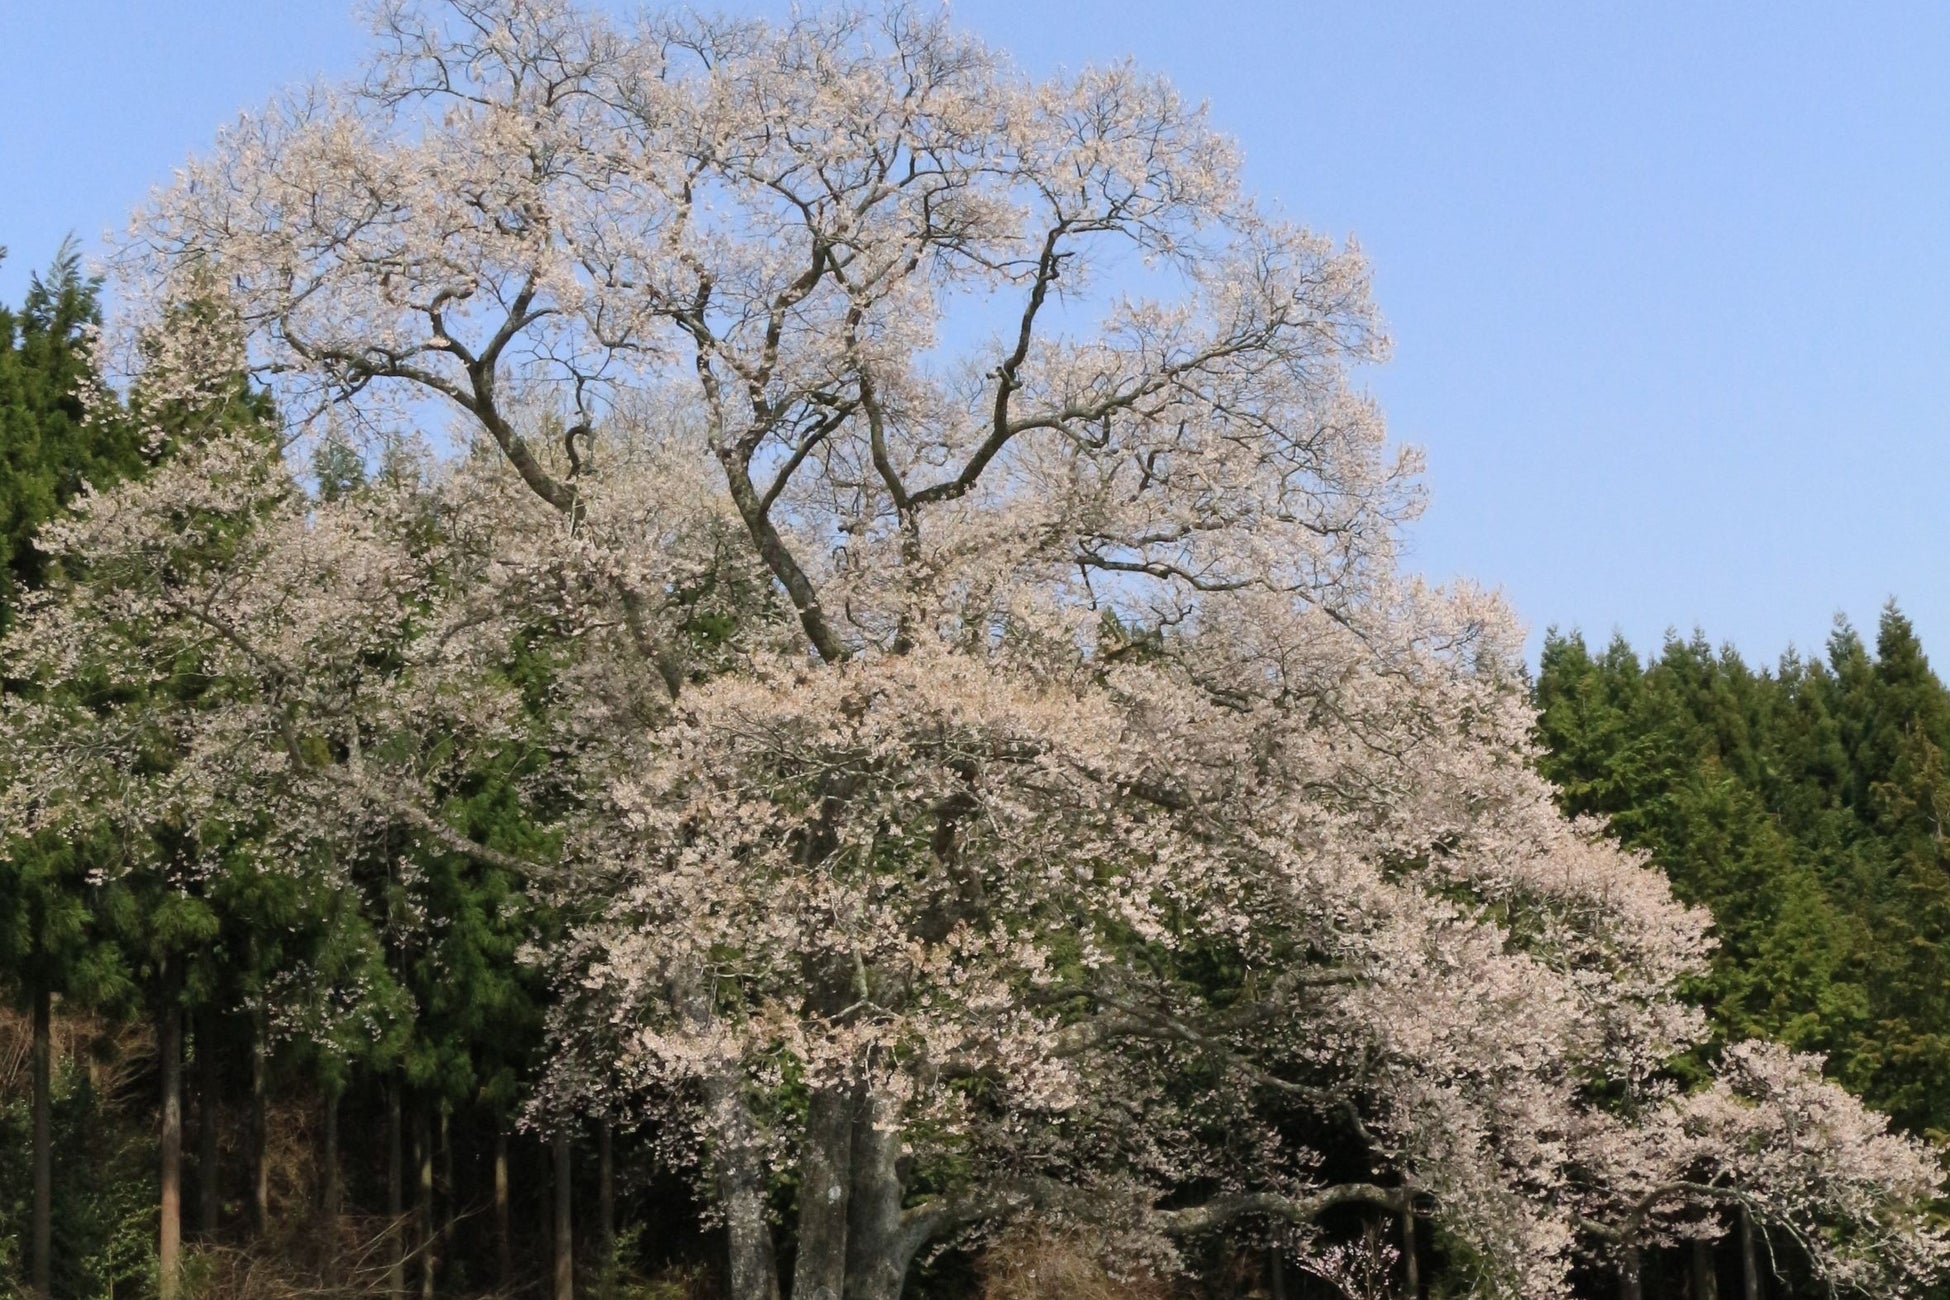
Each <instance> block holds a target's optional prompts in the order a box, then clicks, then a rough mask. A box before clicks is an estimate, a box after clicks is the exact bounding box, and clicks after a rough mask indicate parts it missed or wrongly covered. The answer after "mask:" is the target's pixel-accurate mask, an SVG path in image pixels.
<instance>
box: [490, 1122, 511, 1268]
mask: <svg viewBox="0 0 1950 1300" xmlns="http://www.w3.org/2000/svg"><path fill="white" fill-rule="evenodd" d="M494 1266H495V1270H496V1277H497V1280H498V1281H499V1282H500V1283H501V1287H502V1289H503V1290H506V1289H507V1288H509V1287H511V1286H513V1285H514V1284H515V1225H514V1220H513V1216H512V1215H511V1213H510V1207H509V1204H508V1130H507V1128H506V1126H505V1125H504V1124H503V1122H502V1121H501V1119H500V1117H499V1116H497V1117H496V1118H495V1124H494Z"/></svg>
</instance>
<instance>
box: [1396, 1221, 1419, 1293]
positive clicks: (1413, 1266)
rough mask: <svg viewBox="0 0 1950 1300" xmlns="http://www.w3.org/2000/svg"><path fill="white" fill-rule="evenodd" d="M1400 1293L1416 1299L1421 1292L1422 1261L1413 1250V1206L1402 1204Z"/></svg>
mask: <svg viewBox="0 0 1950 1300" xmlns="http://www.w3.org/2000/svg"><path fill="white" fill-rule="evenodd" d="M1401 1218H1402V1295H1403V1296H1405V1297H1406V1298H1407V1300H1416V1297H1418V1296H1420V1295H1421V1294H1422V1261H1421V1259H1420V1258H1419V1257H1418V1256H1417V1254H1416V1251H1415V1207H1414V1206H1412V1205H1403V1206H1402V1215H1401Z"/></svg>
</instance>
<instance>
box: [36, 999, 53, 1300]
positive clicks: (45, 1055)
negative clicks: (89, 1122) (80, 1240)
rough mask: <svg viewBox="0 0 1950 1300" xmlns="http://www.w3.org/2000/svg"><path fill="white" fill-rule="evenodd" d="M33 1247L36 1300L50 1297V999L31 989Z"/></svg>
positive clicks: (51, 1278)
mask: <svg viewBox="0 0 1950 1300" xmlns="http://www.w3.org/2000/svg"><path fill="white" fill-rule="evenodd" d="M33 1071H34V1244H33V1287H34V1294H35V1295H36V1296H38V1297H39V1298H40V1300H51V1298H52V1296H53V1294H54V998H53V995H52V994H50V993H49V992H48V989H47V985H46V984H45V983H36V984H35V986H34V1064H33Z"/></svg>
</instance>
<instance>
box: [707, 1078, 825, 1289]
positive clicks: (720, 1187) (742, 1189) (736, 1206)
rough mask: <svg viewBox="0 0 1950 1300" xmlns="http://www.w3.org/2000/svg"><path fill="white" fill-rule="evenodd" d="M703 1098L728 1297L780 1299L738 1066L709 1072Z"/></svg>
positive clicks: (761, 1180)
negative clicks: (712, 1136)
mask: <svg viewBox="0 0 1950 1300" xmlns="http://www.w3.org/2000/svg"><path fill="white" fill-rule="evenodd" d="M704 1101H705V1106H706V1107H707V1109H708V1110H709V1112H710V1116H711V1123H712V1127H713V1129H715V1131H716V1136H717V1144H716V1148H715V1150H714V1151H713V1152H712V1164H713V1170H712V1181H713V1183H714V1184H715V1187H716V1191H717V1197H718V1204H719V1206H720V1207H722V1209H723V1211H724V1220H725V1244H726V1254H727V1259H726V1270H725V1271H726V1277H727V1279H728V1281H729V1282H730V1291H731V1294H730V1296H729V1297H728V1300H779V1266H778V1260H777V1259H776V1258H775V1256H774V1255H773V1252H772V1225H771V1222H770V1221H769V1219H768V1218H767V1215H766V1204H765V1178H764V1169H763V1165H762V1164H761V1162H760V1158H759V1141H758V1133H757V1130H756V1127H755V1126H754V1125H753V1123H752V1117H751V1111H750V1110H749V1109H747V1108H746V1106H745V1098H744V1095H743V1092H742V1080H741V1079H740V1078H739V1076H738V1073H737V1071H736V1070H735V1069H731V1068H726V1069H722V1070H718V1071H714V1072H713V1073H711V1074H709V1075H707V1076H706V1078H705V1083H704ZM849 1300H850V1298H849Z"/></svg>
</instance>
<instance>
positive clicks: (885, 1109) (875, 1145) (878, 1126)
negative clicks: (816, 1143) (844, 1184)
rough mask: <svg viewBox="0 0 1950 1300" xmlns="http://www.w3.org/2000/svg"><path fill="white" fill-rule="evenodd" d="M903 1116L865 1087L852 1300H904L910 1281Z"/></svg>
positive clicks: (849, 1226) (852, 1215) (849, 1272)
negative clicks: (903, 1183) (904, 1219)
mask: <svg viewBox="0 0 1950 1300" xmlns="http://www.w3.org/2000/svg"><path fill="white" fill-rule="evenodd" d="M900 1118H901V1117H900V1108H899V1104H898V1103H897V1102H895V1101H894V1099H893V1098H891V1097H889V1096H887V1095H886V1094H884V1093H879V1092H876V1091H874V1090H873V1088H872V1087H871V1086H868V1087H865V1088H863V1089H862V1091H861V1095H860V1101H859V1103H858V1106H857V1108H856V1110H855V1112H854V1117H853V1154H852V1170H851V1172H852V1179H851V1182H852V1191H851V1194H850V1195H849V1197H848V1201H847V1210H848V1213H847V1222H846V1287H845V1289H844V1291H843V1292H842V1293H841V1294H842V1295H844V1296H845V1298H846V1300H900V1294H901V1289H902V1287H903V1286H904V1285H905V1284H906V1281H907V1265H908V1261H909V1259H910V1258H911V1256H912V1254H913V1251H912V1248H911V1247H910V1246H909V1244H908V1243H907V1241H906V1240H905V1234H904V1233H903V1232H902V1230H901V1229H902V1225H901V1199H902V1194H903V1190H904V1189H903V1188H902V1186H901V1178H900V1153H901V1135H900Z"/></svg>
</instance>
